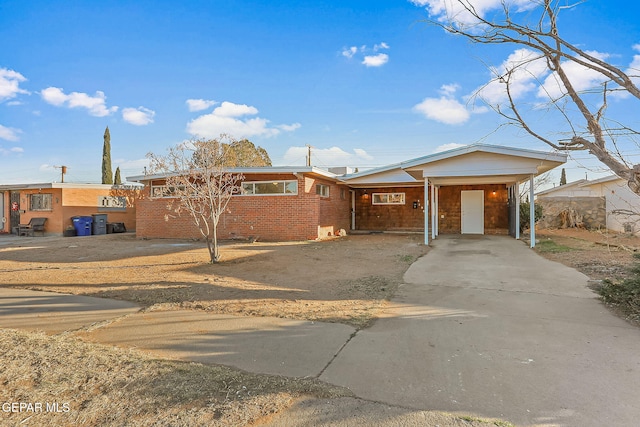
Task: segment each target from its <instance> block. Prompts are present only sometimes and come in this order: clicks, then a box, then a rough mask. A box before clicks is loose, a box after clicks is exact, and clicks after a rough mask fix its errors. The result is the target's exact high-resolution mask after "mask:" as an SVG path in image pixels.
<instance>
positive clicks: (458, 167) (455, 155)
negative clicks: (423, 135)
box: [344, 144, 567, 185]
mask: <svg viewBox="0 0 640 427" xmlns="http://www.w3.org/2000/svg"><path fill="white" fill-rule="evenodd" d="M566 160H567V155H566V154H562V153H554V152H551V153H550V152H543V151H535V150H527V149H521V148H512V147H502V146H496V145H487V144H475V145H469V146H465V147H460V148H456V149H453V150H448V151H444V152H441V153H435V154H431V155H428V156H423V157H419V158H416V159H412V160H407V161H405V162H401V163H396V164H393V165H389V166H386V167H383V168H377V169H372V170H369V171H365V172H361V173H358V174H353V175H350V176H346V177H344V180H345V181H346V182H347V184H349V185H376V184H387V185H389V184H396V185H401V184H411V183H413V184H416V183H423V182H424V179H425V178H428V179H429V181H430V182H432V183H434V184H436V185H462V184H498V183H504V184H514V183H517V182H523V181H525V180H527V179H529V178H530V177H531V175H534V176H536V175H539V174H542V173H544V172H547V171H549V170H551V169H553V168H555V167H556V166H559V165H561V164H563V163H565V162H566Z"/></svg>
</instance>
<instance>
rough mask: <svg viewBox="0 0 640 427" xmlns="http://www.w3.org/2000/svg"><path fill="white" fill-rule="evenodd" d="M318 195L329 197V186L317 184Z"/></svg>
mask: <svg viewBox="0 0 640 427" xmlns="http://www.w3.org/2000/svg"><path fill="white" fill-rule="evenodd" d="M316 194H318V195H319V196H320V197H329V186H328V185H325V184H316Z"/></svg>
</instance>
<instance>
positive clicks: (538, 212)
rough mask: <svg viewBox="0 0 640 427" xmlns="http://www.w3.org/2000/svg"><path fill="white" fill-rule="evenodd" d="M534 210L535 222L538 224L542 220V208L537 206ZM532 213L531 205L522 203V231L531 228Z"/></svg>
mask: <svg viewBox="0 0 640 427" xmlns="http://www.w3.org/2000/svg"><path fill="white" fill-rule="evenodd" d="M534 210H535V211H534V215H535V216H534V220H535V222H538V220H540V218H542V206H541V205H535V207H534ZM530 211H531V204H530V203H529V202H524V203H520V231H522V230H524V229H525V228H529V218H530V217H531V216H530V214H529V213H530Z"/></svg>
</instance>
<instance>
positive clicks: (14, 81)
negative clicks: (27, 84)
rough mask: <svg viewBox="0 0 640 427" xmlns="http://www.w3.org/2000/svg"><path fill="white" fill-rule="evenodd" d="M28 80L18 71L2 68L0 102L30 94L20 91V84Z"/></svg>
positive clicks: (0, 74)
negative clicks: (21, 94) (20, 94)
mask: <svg viewBox="0 0 640 427" xmlns="http://www.w3.org/2000/svg"><path fill="white" fill-rule="evenodd" d="M26 80H27V79H26V78H25V77H24V76H23V75H22V74H20V73H18V72H17V71H13V70H9V69H8V68H0V102H2V101H4V100H7V99H11V98H15V97H16V96H17V95H18V94H19V93H29V92H27V91H26V90H24V89H20V83H21V82H24V81H26Z"/></svg>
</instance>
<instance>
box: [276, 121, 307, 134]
mask: <svg viewBox="0 0 640 427" xmlns="http://www.w3.org/2000/svg"><path fill="white" fill-rule="evenodd" d="M276 127H277V128H278V129H280V130H283V131H285V132H293V131H294V130H296V129H300V128H301V127H302V125H301V124H300V123H293V124H291V125H278V126H276Z"/></svg>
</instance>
